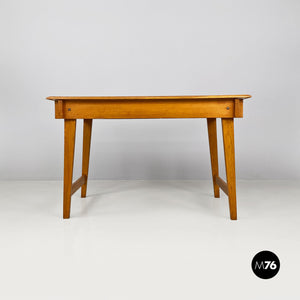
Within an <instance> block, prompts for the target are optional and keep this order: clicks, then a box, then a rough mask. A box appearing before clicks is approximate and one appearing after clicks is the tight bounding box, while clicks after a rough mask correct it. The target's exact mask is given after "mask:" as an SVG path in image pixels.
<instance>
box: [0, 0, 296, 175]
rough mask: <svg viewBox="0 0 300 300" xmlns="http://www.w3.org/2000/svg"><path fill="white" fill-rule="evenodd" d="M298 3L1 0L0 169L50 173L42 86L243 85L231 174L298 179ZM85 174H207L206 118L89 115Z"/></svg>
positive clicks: (197, 90) (55, 140)
mask: <svg viewBox="0 0 300 300" xmlns="http://www.w3.org/2000/svg"><path fill="white" fill-rule="evenodd" d="M299 14H300V2H299V1H297V0H282V1H272V0H247V1H240V0H235V1H216V0H210V1H201V0H200V1H199V0H197V1H196V0H194V1H191V0H185V1H176V0H151V1H145V0H127V1H121V0H115V1H108V0H106V1H96V0H95V1H92V0H85V1H75V0H72V1H71V0H51V1H38V0H27V1H21V0H14V1H9V0H6V1H5V0H2V1H1V3H0V22H1V26H0V31H1V37H2V41H1V47H0V54H1V55H0V59H1V61H0V63H1V68H0V91H1V98H0V99H1V100H0V101H1V108H0V141H1V142H0V179H60V178H61V177H62V174H63V172H62V171H63V170H62V167H63V121H62V120H55V119H54V107H53V103H52V102H50V101H46V100H44V99H45V97H46V96H49V95H180V94H204V95H205V94H238V93H243V94H247V93H249V94H252V96H253V98H252V99H250V100H245V105H244V115H245V118H244V119H241V120H237V121H236V123H235V124H236V151H237V153H236V156H237V159H236V162H237V176H238V178H245V179H268V178H270V179H275V178H281V179H293V178H295V179H296V178H298V179H299V178H300V117H299V115H300V100H299V97H298V89H299V80H300V57H299V49H300V36H299V28H300V18H299ZM219 125H220V124H219ZM78 129H79V130H78V131H79V132H78V139H77V152H76V162H75V163H76V167H75V169H76V170H75V176H76V175H78V174H79V173H80V169H79V164H80V155H81V140H80V139H81V134H82V124H81V121H80V122H78ZM220 129H221V128H220V126H219V131H220ZM220 137H221V136H220ZM219 146H220V147H219V152H220V155H221V154H222V142H221V140H220V143H219ZM79 147H80V149H79ZM220 159H223V157H222V156H221V157H220ZM221 165H222V166H223V161H222V162H221ZM90 176H91V178H97V179H106V178H107V179H123V178H124V179H135V178H139V179H198V178H201V179H205V178H207V179H208V178H210V167H209V153H208V141H207V131H206V123H205V121H204V120H199V119H195V120H120V121H118V120H105V121H104V120H96V121H95V122H94V128H93V137H92V151H91V168H90Z"/></svg>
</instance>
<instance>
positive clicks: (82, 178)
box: [71, 175, 87, 195]
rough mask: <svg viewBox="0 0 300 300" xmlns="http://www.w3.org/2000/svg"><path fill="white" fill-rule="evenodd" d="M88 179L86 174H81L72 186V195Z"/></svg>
mask: <svg viewBox="0 0 300 300" xmlns="http://www.w3.org/2000/svg"><path fill="white" fill-rule="evenodd" d="M86 181H87V178H86V176H85V175H82V176H80V177H79V178H78V179H77V180H76V181H75V182H74V183H73V184H72V187H71V195H73V194H74V193H75V192H76V191H77V190H78V189H79V188H80V187H82V186H83V185H84V184H85V183H86Z"/></svg>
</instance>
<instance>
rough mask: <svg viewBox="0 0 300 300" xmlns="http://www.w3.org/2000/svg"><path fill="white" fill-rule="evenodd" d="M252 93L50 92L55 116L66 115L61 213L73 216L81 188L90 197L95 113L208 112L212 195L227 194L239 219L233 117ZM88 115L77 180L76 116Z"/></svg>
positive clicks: (179, 115)
mask: <svg viewBox="0 0 300 300" xmlns="http://www.w3.org/2000/svg"><path fill="white" fill-rule="evenodd" d="M250 97H251V96H250V95H222V96H131V97H127V96H125V97H120V96H119V97H109V96H107V97H77V96H51V97H48V98H47V99H48V100H53V101H55V118H56V119H64V120H65V143H64V145H65V146H64V148H65V150H64V153H65V154H64V202H63V203H64V205H63V218H64V219H67V218H70V207H71V196H72V195H73V194H74V193H75V192H76V191H77V190H78V189H79V188H81V197H86V191H87V181H88V169H89V156H90V145H91V133H92V121H93V119H143V118H146V119H155V118H207V128H208V138H209V148H210V157H211V169H212V179H213V187H214V196H215V197H216V198H218V197H220V192H219V189H220V188H221V189H222V191H223V192H224V193H225V194H226V195H228V200H229V211H230V218H231V219H232V220H236V219H237V208H236V178H235V153H234V118H242V117H243V100H244V99H246V98H250ZM217 118H221V119H222V131H223V143H224V156H225V166H226V178H227V183H226V182H225V181H224V180H223V179H222V178H220V177H219V170H218V150H217V126H216V119H217ZM77 119H84V123H83V124H84V125H83V154H82V176H81V177H80V178H79V179H77V180H76V181H75V182H74V183H73V165H74V148H75V135H76V120H77Z"/></svg>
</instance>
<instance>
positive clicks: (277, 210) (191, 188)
mask: <svg viewBox="0 0 300 300" xmlns="http://www.w3.org/2000/svg"><path fill="white" fill-rule="evenodd" d="M0 190H1V196H0V299H3V300H10V299H22V300H23V299H30V300H35V299H39V300H41V299H42V300H44V299H51V300H52V299H55V300H60V299H72V300H75V299H81V300H82V299H97V300H99V299H104V300H110V299H114V300H115V299H121V300H127V299H128V300H135V299H136V300H148V299H149V300H150V299H151V300H154V299H155V300H160V299H161V300H167V299H172V300H176V299H189V300H191V299H197V300H199V299H244V300H247V299H249V300H250V299H251V300H259V299H263V300H268V299H272V300H276V299H291V300H293V299H300V289H299V277H300V275H299V271H300V258H299V257H300V182H299V181H298V182H296V181H294V182H291V181H239V182H238V218H239V220H238V221H230V220H229V212H228V204H227V199H226V197H225V195H224V194H223V193H222V195H221V198H220V199H214V198H213V196H212V186H211V182H209V181H90V182H89V187H88V197H87V198H85V199H81V198H80V192H77V193H76V194H75V195H74V196H73V198H72V200H73V202H72V211H71V219H69V220H63V219H62V183H61V182H54V181H52V182H39V181H35V182H33V181H32V182H13V181H7V182H3V181H2V182H0ZM265 249H266V250H271V251H273V252H275V253H276V254H277V255H278V256H279V259H280V261H281V269H280V271H279V273H278V274H277V276H276V277H274V278H273V279H270V280H262V279H259V278H257V277H256V276H255V275H254V274H253V273H252V270H251V260H252V258H253V256H254V255H255V254H256V253H257V252H259V251H261V250H265Z"/></svg>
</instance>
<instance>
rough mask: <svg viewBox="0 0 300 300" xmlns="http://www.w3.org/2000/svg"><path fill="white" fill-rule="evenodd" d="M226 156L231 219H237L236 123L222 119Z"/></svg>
mask: <svg viewBox="0 0 300 300" xmlns="http://www.w3.org/2000/svg"><path fill="white" fill-rule="evenodd" d="M222 129H223V142H224V156H225V166H226V177H227V185H228V199H229V210H230V219H231V220H236V219H237V209H236V181H235V157H234V121H233V119H222Z"/></svg>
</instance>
